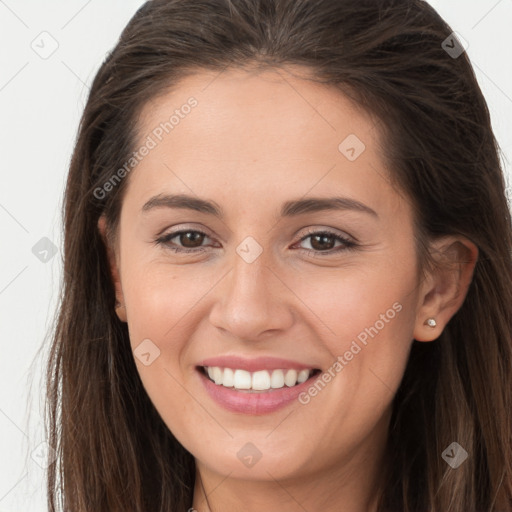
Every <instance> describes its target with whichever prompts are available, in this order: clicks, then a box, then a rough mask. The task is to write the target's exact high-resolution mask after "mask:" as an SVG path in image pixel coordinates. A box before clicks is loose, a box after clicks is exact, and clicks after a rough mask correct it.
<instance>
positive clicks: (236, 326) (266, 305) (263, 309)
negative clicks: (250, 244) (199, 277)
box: [209, 255, 293, 341]
mask: <svg viewBox="0 0 512 512" xmlns="http://www.w3.org/2000/svg"><path fill="white" fill-rule="evenodd" d="M274 267H275V266H274ZM283 281H284V279H283V278H282V277H281V276H279V271H278V270H277V269H276V268H272V267H271V266H269V262H268V260H267V259H265V258H264V256H263V255H261V256H260V257H259V258H258V259H256V260H255V261H253V262H252V263H247V262H246V261H244V260H243V259H242V258H240V257H239V256H238V255H235V258H234V263H233V267H232V268H231V270H230V271H229V272H228V273H227V275H226V276H225V278H224V279H223V280H222V281H221V283H219V286H216V287H215V294H216V295H215V301H214V304H213V306H212V308H211V311H210V316H209V320H210V322H211V324H212V325H214V326H215V327H216V328H218V329H220V330H221V331H223V332H224V334H226V333H227V334H229V335H231V337H233V338H237V339H239V340H241V341H258V340H263V339H266V338H267V337H268V336H270V335H272V336H276V334H277V333H278V332H281V331H284V330H286V329H289V328H290V326H291V325H292V324H293V312H292V304H291V303H290V298H291V297H292V296H293V294H292V292H291V291H290V290H289V288H287V286H286V285H285V284H284V283H283Z"/></svg>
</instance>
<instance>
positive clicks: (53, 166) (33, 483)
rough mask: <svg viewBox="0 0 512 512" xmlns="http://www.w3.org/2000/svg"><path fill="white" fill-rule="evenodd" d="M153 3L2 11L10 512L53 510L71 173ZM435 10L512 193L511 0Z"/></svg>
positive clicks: (0, 480)
mask: <svg viewBox="0 0 512 512" xmlns="http://www.w3.org/2000/svg"><path fill="white" fill-rule="evenodd" d="M375 1H376V2H377V1H378V0H375ZM142 3H143V1H141V0H108V1H107V0H102V1H100V0H88V1H87V0H68V1H66V2H64V1H63V0H61V1H57V0H47V1H45V2H41V0H39V1H36V0H32V1H28V0H22V1H17V0H0V59H1V60H0V112H1V117H0V142H1V145H0V148H1V160H0V172H1V187H0V227H1V233H2V237H1V253H0V254H1V258H2V259H1V265H0V315H1V321H0V339H1V345H0V347H1V352H0V354H1V355H0V512H20V511H23V512H31V511H37V512H42V511H45V510H46V502H45V499H46V497H45V492H44V470H43V469H42V468H41V467H39V466H38V464H37V463H36V462H35V460H34V459H33V458H32V457H31V454H32V453H33V451H34V450H36V451H35V454H34V458H35V459H37V454H38V453H39V450H40V449H41V447H39V448H37V447H38V446H39V445H40V443H41V442H42V441H43V440H44V438H45V434H44V429H43V424H42V420H41V418H42V415H43V413H44V412H43V408H42V404H43V390H44V384H43V382H44V381H43V380H42V375H41V370H42V367H43V363H42V361H43V359H44V358H45V357H46V348H47V346H48V339H47V334H48V329H49V327H50V325H51V322H52V318H53V314H54V311H55V307H56V299H57V296H58V289H59V282H60V278H61V264H62V262H61V251H60V249H61V224H60V222H61V218H60V205H61V201H62V195H63V191H64V184H65V178H66V173H67V166H68V164H69V160H70V156H71V152H72V149H73V143H74V139H75V135H76V131H77V126H78V121H79V116H80V114H81V112H82V110H83V107H84V104H85V99H86V94H87V87H88V84H90V82H91V81H92V78H93V77H94V74H95V73H96V71H97V69H98V67H99V65H100V64H101V62H102V60H103V58H104V56H105V53H106V52H107V51H108V50H110V49H111V48H112V47H113V46H114V45H115V43H116V41H117V38H118V37H119V34H120V32H121V30H122V29H123V27H124V26H125V25H126V23H127V22H128V20H129V19H130V18H131V16H132V15H133V14H134V13H135V11H136V9H137V8H138V7H139V6H140V5H142ZM430 3H431V4H432V5H433V6H434V7H435V8H436V9H438V11H439V13H440V14H441V16H443V17H444V18H445V19H446V20H447V21H448V23H449V24H450V25H451V26H452V28H453V29H454V30H455V31H456V32H458V33H459V34H461V35H462V37H463V38H464V39H465V40H466V41H467V42H468V43H469V47H468V50H467V51H468V54H469V57H470V59H471V61H472V63H473V65H474V67H475V71H476V75H477V77H478V80H479V83H480V86H481V87H482V90H483V93H484V95H485V97H486V99H487V101H488V105H489V109H490V111H491V116H492V121H493V127H494V130H495V133H496V136H497V138H498V142H499V143H500V145H501V148H502V151H503V155H502V157H503V160H504V167H505V169H506V173H507V176H508V178H509V183H512V174H511V173H512V168H511V163H510V162H511V160H512V58H511V56H510V50H511V49H512V31H511V30H510V27H511V25H512V0H500V1H497V0H431V1H430ZM43 31H46V32H48V33H49V34H51V37H52V38H54V39H55V41H56V42H57V43H55V44H58V48H57V50H56V51H55V53H53V54H52V55H51V56H50V57H49V58H47V59H42V58H41V57H40V56H39V55H38V54H36V52H35V51H34V50H33V49H32V47H31V45H32V44H37V41H39V39H37V38H38V37H39V35H40V34H41V32H43ZM44 37H49V36H44ZM34 40H35V41H36V43H33V41H34ZM47 43H48V45H50V44H51V40H50V39H48V40H47ZM48 45H47V46H46V48H48V47H50V46H48ZM42 237H47V238H49V239H50V240H51V241H52V242H53V243H54V244H55V245H56V247H57V249H58V252H57V254H56V255H55V257H53V258H51V259H50V260H49V261H48V262H47V263H43V262H41V261H40V260H39V259H38V258H36V257H35V255H34V254H33V253H32V247H33V246H34V245H35V244H36V243H37V242H38V241H39V240H40V239H41V238H42ZM40 349H41V350H42V352H39V351H40Z"/></svg>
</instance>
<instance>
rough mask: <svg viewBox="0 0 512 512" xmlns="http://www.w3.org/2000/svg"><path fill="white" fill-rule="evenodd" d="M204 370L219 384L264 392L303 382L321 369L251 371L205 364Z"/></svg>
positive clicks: (239, 389) (237, 388) (248, 390)
mask: <svg viewBox="0 0 512 512" xmlns="http://www.w3.org/2000/svg"><path fill="white" fill-rule="evenodd" d="M202 369H203V372H204V374H205V375H207V376H208V377H209V379H210V380H211V381H212V382H214V383H215V384H216V385H217V386H224V387H226V388H234V389H236V390H238V391H246V392H254V393H257V392H262V391H269V390H274V389H282V388H284V387H285V386H286V387H293V386H296V385H297V384H302V383H303V382H305V381H307V380H308V379H309V378H310V377H311V376H313V375H314V374H316V373H318V372H319V371H320V370H315V369H313V368H311V369H291V368H289V369H274V370H270V371H269V370H259V371H256V372H249V371H247V370H242V369H235V368H221V367H219V366H203V367H202Z"/></svg>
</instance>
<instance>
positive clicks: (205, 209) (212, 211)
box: [142, 194, 378, 219]
mask: <svg viewBox="0 0 512 512" xmlns="http://www.w3.org/2000/svg"><path fill="white" fill-rule="evenodd" d="M156 208H184V209H188V210H195V211H198V212H201V213H206V214H208V215H214V216H215V217H218V218H219V219H222V218H223V217H224V212H223V210H222V208H221V207H220V206H219V205H218V204H217V203H216V202H215V201H207V200H205V199H200V198H198V197H193V196H189V195H186V194H175V195H169V194H159V195H157V196H154V197H152V198H151V199H149V200H148V201H147V202H146V203H145V204H144V206H143V207H142V212H143V213H147V212H149V211H150V210H153V209H156ZM326 210H354V211H358V212H362V213H367V214H369V215H372V216H373V217H376V218H378V215H377V212H376V211H375V210H373V209H372V208H370V207H369V206H367V205H365V204H363V203H361V202H359V201H356V200H355V199H350V198H348V197H312V198H309V199H298V200H294V201H287V202H285V203H284V204H283V206H282V208H281V213H280V214H281V217H294V216H297V215H302V214H304V213H314V212H320V211H326Z"/></svg>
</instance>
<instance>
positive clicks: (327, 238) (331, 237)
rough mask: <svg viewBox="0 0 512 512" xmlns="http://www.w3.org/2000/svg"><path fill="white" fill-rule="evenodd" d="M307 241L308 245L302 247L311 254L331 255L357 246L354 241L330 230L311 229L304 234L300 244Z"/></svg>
mask: <svg viewBox="0 0 512 512" xmlns="http://www.w3.org/2000/svg"><path fill="white" fill-rule="evenodd" d="M306 241H309V245H310V247H302V249H303V250H305V251H307V252H309V253H311V254H321V255H325V256H328V255H332V254H334V253H338V252H341V251H345V250H348V249H353V248H355V247H356V246H357V244H356V243H355V242H353V241H352V240H349V239H347V238H345V237H343V236H341V235H339V234H337V233H331V232H330V231H311V232H310V233H309V234H308V235H306V236H304V237H303V238H302V239H301V241H300V244H303V243H304V242H306Z"/></svg>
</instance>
